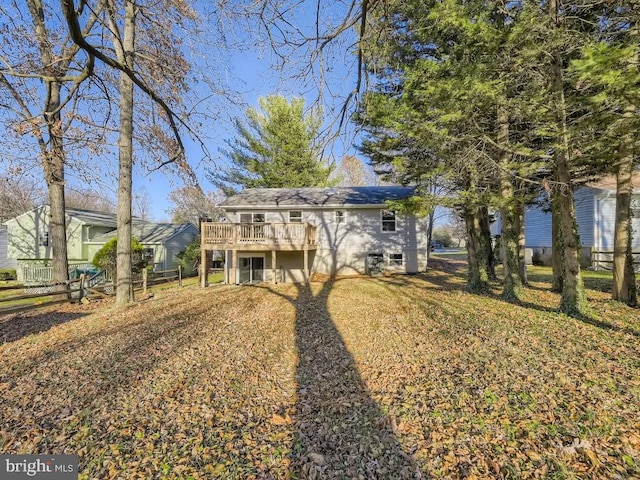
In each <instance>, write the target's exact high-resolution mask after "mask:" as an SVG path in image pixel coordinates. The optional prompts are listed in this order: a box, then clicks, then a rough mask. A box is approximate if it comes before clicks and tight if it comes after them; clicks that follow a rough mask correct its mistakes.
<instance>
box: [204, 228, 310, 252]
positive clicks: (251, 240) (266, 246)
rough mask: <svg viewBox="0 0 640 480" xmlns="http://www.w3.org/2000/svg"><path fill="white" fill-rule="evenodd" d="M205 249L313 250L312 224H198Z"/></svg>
mask: <svg viewBox="0 0 640 480" xmlns="http://www.w3.org/2000/svg"><path fill="white" fill-rule="evenodd" d="M201 245H202V248H203V249H207V250H253V251H261V250H315V249H316V248H317V244H316V227H315V225H311V224H309V223H213V222H205V223H203V224H202V238H201Z"/></svg>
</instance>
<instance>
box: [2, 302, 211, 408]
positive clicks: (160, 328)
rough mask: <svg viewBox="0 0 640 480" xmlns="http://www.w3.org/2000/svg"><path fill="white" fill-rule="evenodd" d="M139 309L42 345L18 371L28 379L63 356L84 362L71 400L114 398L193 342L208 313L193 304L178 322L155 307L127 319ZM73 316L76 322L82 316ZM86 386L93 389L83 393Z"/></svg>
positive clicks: (132, 308)
mask: <svg viewBox="0 0 640 480" xmlns="http://www.w3.org/2000/svg"><path fill="white" fill-rule="evenodd" d="M138 305H139V304H135V305H132V306H128V307H125V308H124V309H120V310H117V311H113V312H111V313H112V314H116V315H123V314H124V315H127V317H128V318H127V320H126V321H125V322H116V323H115V324H114V325H109V326H108V327H106V328H97V329H96V330H95V331H92V332H83V333H80V332H74V333H73V335H71V336H70V338H68V339H65V340H61V341H59V342H57V343H55V344H52V345H46V347H45V348H43V349H41V350H39V351H38V352H37V354H36V355H34V356H33V357H29V358H25V357H23V358H20V359H18V360H17V363H18V364H20V363H21V364H22V366H21V367H19V368H18V369H17V371H20V372H24V374H25V375H26V376H27V377H28V375H29V372H30V370H31V369H32V368H33V366H35V365H38V364H42V363H45V362H46V363H51V362H53V361H56V360H57V359H61V358H63V357H66V356H69V357H77V358H79V359H82V362H81V365H82V368H80V369H78V370H77V371H76V372H75V375H76V376H77V378H76V380H77V381H75V382H74V384H73V385H71V386H70V389H69V390H68V393H69V395H70V397H73V399H74V400H75V401H77V402H79V404H81V405H83V404H88V403H91V402H92V401H93V399H94V398H95V397H96V395H100V394H105V393H113V392H114V391H115V390H117V389H119V388H122V386H123V385H129V386H130V387H131V386H133V385H134V384H136V383H139V382H142V381H143V380H144V378H145V377H146V376H148V375H150V374H151V373H150V372H151V371H152V370H153V368H154V367H155V366H156V365H157V364H162V363H163V362H164V360H165V359H166V358H167V357H168V356H169V355H171V354H172V353H174V352H179V351H181V350H182V349H184V348H186V347H188V346H189V345H190V344H191V343H192V342H193V341H194V339H195V338H197V335H198V332H194V327H193V323H194V321H193V318H199V317H201V316H202V315H204V313H206V308H205V306H203V305H200V306H197V307H196V306H195V305H194V306H191V307H190V310H189V315H185V314H184V312H181V313H182V315H180V317H176V315H175V312H168V311H165V310H163V309H162V304H161V303H159V304H157V305H156V306H155V307H154V310H152V311H151V312H152V313H150V312H149V311H145V313H146V315H139V318H136V319H135V320H133V319H131V315H135V313H136V312H135V310H136V309H137V307H138ZM155 313H158V315H155ZM75 315H76V317H75V318H78V317H82V316H84V315H85V314H75ZM102 315H103V317H104V318H103V319H102V320H101V321H102V322H106V321H107V319H108V315H109V314H108V313H103V314H102ZM72 319H73V318H68V320H67V321H69V320H72ZM198 323H202V322H198ZM84 357H86V358H84ZM95 379H98V380H99V381H97V382H96V381H94V380H95ZM19 381H20V377H15V378H13V379H12V382H19ZM76 384H77V385H76ZM88 385H91V386H92V388H86V387H87V386H88Z"/></svg>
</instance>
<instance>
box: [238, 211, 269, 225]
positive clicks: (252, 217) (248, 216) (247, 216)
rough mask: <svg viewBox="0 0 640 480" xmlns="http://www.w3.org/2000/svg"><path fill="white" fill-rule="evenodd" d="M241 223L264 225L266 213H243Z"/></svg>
mask: <svg viewBox="0 0 640 480" xmlns="http://www.w3.org/2000/svg"><path fill="white" fill-rule="evenodd" d="M240 223H264V213H241V214H240Z"/></svg>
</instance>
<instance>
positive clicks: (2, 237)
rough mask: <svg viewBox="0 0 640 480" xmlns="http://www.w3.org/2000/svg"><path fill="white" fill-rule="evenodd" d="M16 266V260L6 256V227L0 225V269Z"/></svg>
mask: <svg viewBox="0 0 640 480" xmlns="http://www.w3.org/2000/svg"><path fill="white" fill-rule="evenodd" d="M17 266H18V262H16V261H15V260H14V259H11V258H9V257H8V256H7V227H6V225H0V270H2V269H4V268H16V267H17Z"/></svg>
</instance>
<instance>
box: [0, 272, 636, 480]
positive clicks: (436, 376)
mask: <svg viewBox="0 0 640 480" xmlns="http://www.w3.org/2000/svg"><path fill="white" fill-rule="evenodd" d="M530 276H531V279H532V287H531V288H529V289H525V291H524V293H523V296H522V298H521V299H520V300H519V303H518V304H513V303H505V302H504V301H502V300H500V296H499V293H500V292H499V288H498V287H499V286H498V285H496V286H495V287H496V289H495V291H493V292H492V293H491V294H490V295H488V296H478V295H471V294H468V293H466V292H465V291H464V289H463V287H464V280H465V279H464V276H463V275H460V273H459V272H452V273H445V272H441V271H435V270H434V271H430V272H429V273H428V274H426V275H424V276H416V277H406V276H392V277H384V278H375V279H368V278H359V279H345V280H339V281H336V282H326V283H312V284H311V285H310V287H302V286H295V285H277V286H273V285H263V286H254V287H235V286H225V285H222V286H217V287H214V288H209V289H198V288H183V289H170V290H163V291H159V292H158V293H157V294H156V296H155V297H154V298H153V299H152V300H149V301H146V302H143V303H140V304H138V305H135V306H132V307H129V308H124V309H114V308H112V307H109V306H107V307H104V308H102V309H100V310H99V311H95V312H93V313H91V312H85V313H84V315H83V316H77V317H74V318H72V319H71V320H69V321H65V322H64V323H59V324H57V325H54V326H52V327H51V328H49V329H48V330H46V331H42V332H40V333H37V334H29V332H24V334H23V335H22V336H19V337H15V336H14V337H13V338H12V340H11V341H7V342H5V343H4V344H3V345H1V346H0V392H1V395H0V411H1V412H3V413H2V417H3V422H2V423H0V452H2V453H44V452H51V453H69V454H78V455H79V456H80V478H81V479H88V478H221V479H234V478H237V479H245V478H256V479H257V478H366V479H373V478H385V479H386V478H390V479H391V478H416V475H417V473H416V472H418V471H420V472H421V473H420V474H421V476H422V478H566V479H574V478H576V479H577V478H581V479H582V478H593V479H606V478H611V479H615V478H625V479H626V478H640V433H639V432H640V411H639V410H638V405H640V380H639V379H640V361H639V360H638V359H639V358H640V321H639V320H638V315H637V311H636V310H632V309H629V308H627V307H625V306H623V305H620V304H618V303H616V302H612V301H611V300H609V296H608V294H607V293H604V292H602V291H599V290H591V289H590V290H589V291H588V296H589V301H590V303H591V306H592V309H593V312H594V314H593V315H594V317H593V321H584V320H577V319H573V318H569V317H566V316H564V315H560V314H558V313H557V312H556V311H555V306H556V305H557V304H558V300H559V299H558V296H557V294H554V293H552V292H550V291H548V287H549V283H548V281H549V271H548V269H547V270H545V269H541V268H538V267H534V268H532V269H531V270H530ZM585 276H586V277H590V274H587V275H585ZM594 280H597V281H606V278H603V277H598V276H596V277H595V278H594ZM29 315H45V313H43V312H40V313H36V312H34V313H32V314H29ZM46 315H54V313H48V314H46ZM30 319H32V320H33V318H32V317H29V316H27V315H23V316H20V317H18V318H15V319H13V320H11V321H12V322H25V323H27V322H28V321H29V320H30ZM35 320H37V319H35ZM1 325H2V324H1V323H0V327H1Z"/></svg>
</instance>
